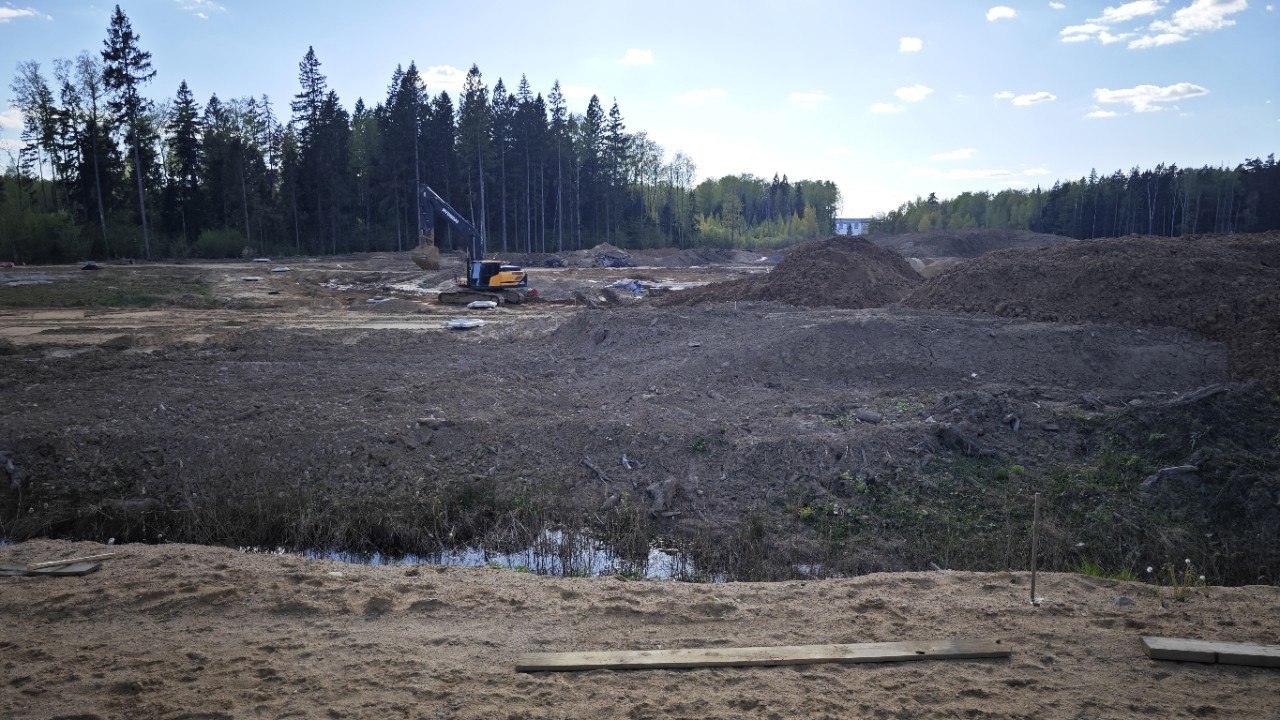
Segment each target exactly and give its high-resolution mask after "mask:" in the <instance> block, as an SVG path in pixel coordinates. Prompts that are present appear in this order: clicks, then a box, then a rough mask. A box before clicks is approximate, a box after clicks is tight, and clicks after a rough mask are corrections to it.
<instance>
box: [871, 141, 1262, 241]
mask: <svg viewBox="0 0 1280 720" xmlns="http://www.w3.org/2000/svg"><path fill="white" fill-rule="evenodd" d="M950 228H1009V229H1017V230H1032V231H1034V232H1042V233H1052V234H1054V235H1067V236H1069V237H1073V238H1078V239H1081V240H1085V239H1089V238H1098V237H1118V236H1122V235H1163V236H1166V237H1170V236H1182V235H1207V234H1216V233H1236V232H1264V231H1268V230H1280V164H1277V163H1276V158H1275V155H1268V156H1267V158H1266V159H1265V160H1263V159H1261V158H1256V159H1250V160H1245V161H1244V162H1243V163H1241V164H1240V165H1238V166H1236V167H1234V168H1213V167H1201V168H1180V167H1178V166H1176V165H1168V166H1166V165H1163V164H1161V165H1157V166H1156V167H1155V168H1154V169H1152V170H1139V169H1138V168H1134V169H1132V170H1130V171H1129V172H1128V173H1125V172H1123V171H1116V172H1115V173H1113V174H1111V175H1106V176H1099V175H1098V173H1097V172H1096V171H1094V172H1091V173H1089V176H1088V177H1083V178H1080V179H1079V180H1074V181H1068V182H1058V183H1054V185H1053V187H1052V188H1050V189H1048V190H1042V189H1040V188H1036V189H1035V190H1004V191H1001V192H998V193H987V192H966V193H961V194H959V195H957V196H956V197H954V198H950V199H945V200H939V199H938V198H937V196H936V195H934V194H930V195H929V197H927V198H924V199H921V198H916V199H915V200H913V201H911V202H908V203H904V204H903V205H902V206H901V207H899V208H898V209H897V210H894V211H893V212H890V213H888V214H886V215H885V216H884V218H882V219H880V220H879V222H877V223H876V231H877V232H884V233H908V232H924V231H928V230H940V229H950Z"/></svg>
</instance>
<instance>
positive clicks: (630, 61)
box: [618, 48, 653, 65]
mask: <svg viewBox="0 0 1280 720" xmlns="http://www.w3.org/2000/svg"><path fill="white" fill-rule="evenodd" d="M618 64H620V65H652V64H653V51H652V50H640V49H638V48H627V54H626V55H623V56H622V59H621V60H619V61H618Z"/></svg>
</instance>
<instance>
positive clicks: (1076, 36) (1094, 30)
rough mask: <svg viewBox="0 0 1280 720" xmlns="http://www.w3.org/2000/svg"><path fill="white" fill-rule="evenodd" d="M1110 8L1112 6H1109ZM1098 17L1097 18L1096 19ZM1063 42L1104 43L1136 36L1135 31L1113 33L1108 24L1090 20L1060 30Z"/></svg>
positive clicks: (1059, 33) (1108, 43)
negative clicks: (1090, 41)
mask: <svg viewBox="0 0 1280 720" xmlns="http://www.w3.org/2000/svg"><path fill="white" fill-rule="evenodd" d="M1107 9H1108V10H1110V9H1112V8H1107ZM1096 19H1097V18H1095V20H1096ZM1058 35H1059V36H1060V39H1061V40H1062V42H1066V43H1072V42H1086V41H1088V40H1097V41H1098V42H1100V43H1102V44H1103V45H1110V44H1111V43H1116V42H1120V41H1121V40H1127V39H1129V38H1131V37H1133V36H1134V33H1131V32H1126V33H1120V34H1119V35H1113V34H1112V33H1111V31H1110V29H1108V28H1107V26H1106V25H1099V24H1098V23H1097V22H1089V23H1087V24H1085V25H1068V26H1067V27H1064V28H1062V30H1061V31H1059V32H1058Z"/></svg>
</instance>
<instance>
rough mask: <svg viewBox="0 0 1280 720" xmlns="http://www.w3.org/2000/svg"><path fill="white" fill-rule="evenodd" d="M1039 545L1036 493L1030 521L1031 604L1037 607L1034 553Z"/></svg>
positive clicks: (1038, 508) (1038, 515) (1038, 506)
mask: <svg viewBox="0 0 1280 720" xmlns="http://www.w3.org/2000/svg"><path fill="white" fill-rule="evenodd" d="M1039 544H1040V493H1036V499H1035V516H1034V517H1033V519H1032V520H1031V604H1032V605H1039V604H1040V601H1039V600H1037V599H1036V552H1037V551H1038V550H1039Z"/></svg>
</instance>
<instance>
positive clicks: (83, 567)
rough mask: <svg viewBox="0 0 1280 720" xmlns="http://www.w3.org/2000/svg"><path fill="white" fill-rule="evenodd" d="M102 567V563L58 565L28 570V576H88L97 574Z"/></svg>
mask: <svg viewBox="0 0 1280 720" xmlns="http://www.w3.org/2000/svg"><path fill="white" fill-rule="evenodd" d="M100 567H102V563H98V562H78V563H72V564H70V565H59V566H57V567H46V568H40V569H38V570H28V571H27V574H28V575H57V576H63V575H88V574H89V573H91V572H97V570H98V568H100Z"/></svg>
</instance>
